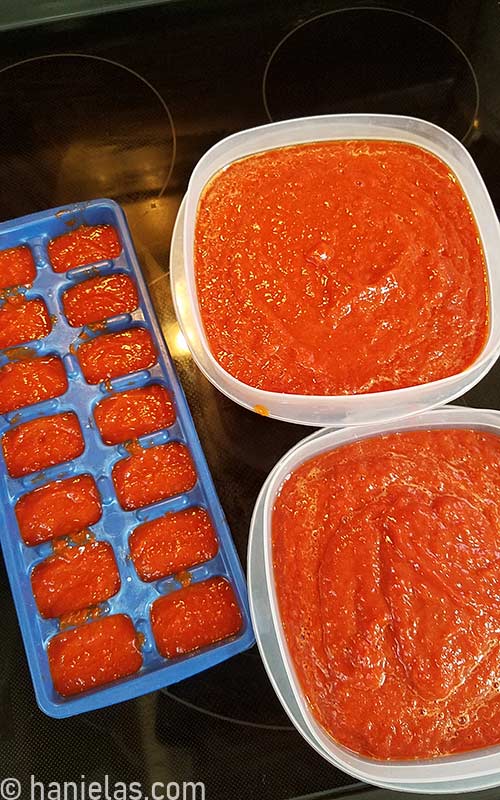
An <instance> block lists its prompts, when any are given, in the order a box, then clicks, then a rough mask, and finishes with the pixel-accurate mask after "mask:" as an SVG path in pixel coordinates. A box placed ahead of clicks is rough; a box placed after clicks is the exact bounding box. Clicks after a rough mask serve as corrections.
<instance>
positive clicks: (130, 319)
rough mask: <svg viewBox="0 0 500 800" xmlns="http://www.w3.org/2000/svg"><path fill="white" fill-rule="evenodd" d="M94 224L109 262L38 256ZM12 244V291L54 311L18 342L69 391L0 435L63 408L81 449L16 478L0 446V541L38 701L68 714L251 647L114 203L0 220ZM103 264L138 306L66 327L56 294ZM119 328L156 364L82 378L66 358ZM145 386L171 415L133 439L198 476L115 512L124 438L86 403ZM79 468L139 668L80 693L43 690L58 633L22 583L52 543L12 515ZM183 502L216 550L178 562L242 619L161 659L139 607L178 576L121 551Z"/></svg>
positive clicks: (236, 571) (241, 595)
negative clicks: (59, 368)
mask: <svg viewBox="0 0 500 800" xmlns="http://www.w3.org/2000/svg"><path fill="white" fill-rule="evenodd" d="M102 223H104V224H111V225H113V226H114V227H115V228H116V230H117V231H118V235H119V237H120V240H121V243H122V247H123V249H122V252H121V254H120V255H119V256H118V257H117V258H116V259H113V260H112V261H102V262H100V263H95V264H92V265H90V266H85V267H78V268H76V269H73V270H70V271H69V272H66V273H59V274H56V273H55V272H54V271H53V270H52V268H51V266H50V262H49V259H48V254H47V244H48V242H49V241H50V240H51V239H52V238H54V237H56V236H59V235H61V234H63V233H65V232H67V231H68V229H72V228H74V227H78V226H79V225H81V224H86V225H96V224H102ZM19 244H27V245H28V246H29V247H30V248H31V251H32V253H33V256H34V259H35V263H36V267H37V275H36V278H35V280H34V283H33V285H32V287H31V288H29V289H28V290H25V289H21V291H23V292H25V294H26V296H27V297H28V298H30V297H34V296H37V297H42V298H43V299H44V301H45V303H46V305H47V307H48V310H49V313H50V314H51V315H53V318H54V319H55V320H56V321H55V323H54V325H53V328H52V331H51V332H50V333H49V335H48V336H47V337H46V338H45V339H43V340H41V341H37V342H32V343H30V344H29V348H30V349H31V350H32V351H34V353H35V354H38V355H43V354H49V353H50V354H57V355H59V356H60V358H61V359H62V362H63V365H64V368H65V371H66V375H67V379H68V389H67V391H66V392H65V394H63V395H62V396H61V397H58V398H56V399H54V400H49V401H47V402H43V403H37V404H35V405H30V406H27V407H25V408H23V409H21V410H20V411H14V412H11V413H9V414H7V415H5V416H0V436H2V435H3V434H4V433H5V431H7V430H9V428H10V427H11V425H12V424H18V423H20V422H25V421H27V420H30V419H33V418H35V417H40V416H44V415H49V414H54V413H57V412H59V411H74V412H75V413H76V414H77V416H78V419H79V422H80V426H81V429H82V432H83V437H84V440H85V450H84V452H83V453H82V455H81V456H80V457H78V458H76V459H75V460H73V461H70V462H68V463H65V464H59V465H57V466H54V467H50V468H49V469H46V470H44V471H43V472H42V473H35V474H31V475H28V476H26V477H23V478H20V479H18V480H14V479H12V478H10V477H9V476H8V474H7V470H6V465H5V461H4V459H3V455H1V454H0V525H1V529H2V533H1V542H2V550H3V554H4V558H5V562H6V566H7V571H8V575H9V580H10V585H11V589H12V593H13V595H14V601H15V604H16V609H17V614H18V617H19V623H20V627H21V631H22V635H23V639H24V645H25V649H26V654H27V657H28V662H29V667H30V670H31V675H32V679H33V684H34V688H35V693H36V697H37V701H38V704H39V706H40V708H41V709H42V710H43V711H44V712H45V713H47V714H49V715H50V716H54V717H67V716H70V715H72V714H78V713H81V712H84V711H89V710H91V709H95V708H99V707H103V706H108V705H111V704H112V703H116V702H120V701H123V700H126V699H129V698H131V697H136V696H138V695H141V694H144V693H146V692H151V691H153V690H156V689H159V688H161V687H163V686H167V685H169V684H172V683H175V682H176V681H179V680H183V679H184V678H187V677H189V676H190V675H193V674H195V673H197V672H200V671H201V670H204V669H206V668H208V667H211V666H212V665H214V664H217V663H219V662H220V661H223V660H225V659H226V658H229V657H231V656H232V655H234V654H236V653H239V652H241V651H242V650H245V649H246V648H248V647H250V646H251V645H252V644H253V642H254V638H253V631H252V627H251V623H250V616H249V611H248V601H247V592H246V584H245V579H244V576H243V572H242V569H241V565H240V563H239V559H238V556H237V554H236V550H235V547H234V543H233V541H232V539H231V535H230V532H229V529H228V526H227V523H226V520H225V517H224V514H223V511H222V508H221V506H220V503H219V500H218V498H217V495H216V492H215V488H214V486H213V483H212V479H211V476H210V473H209V470H208V467H207V464H206V461H205V458H204V455H203V452H202V449H201V445H200V442H199V439H198V436H197V434H196V431H195V428H194V424H193V420H192V417H191V414H190V411H189V407H188V405H187V403H186V399H185V396H184V393H183V390H182V387H181V385H180V383H179V380H178V378H177V375H176V372H175V369H174V366H173V364H172V361H171V358H170V355H169V353H168V350H167V348H166V346H165V343H164V341H163V337H162V335H161V331H160V328H159V325H158V321H157V319H156V317H155V314H154V311H153V306H152V304H151V300H150V297H149V294H148V291H147V288H146V284H145V282H144V278H143V276H142V273H141V270H140V267H139V264H138V261H137V257H136V255H135V252H134V247H133V244H132V240H131V237H130V233H129V230H128V226H127V222H126V219H125V215H124V213H123V211H122V210H121V208H120V207H119V206H118V205H117V204H116V203H114V202H113V201H111V200H94V201H92V202H89V203H81V204H77V205H74V206H71V207H64V208H58V209H52V210H50V211H44V212H41V213H38V214H33V215H31V216H27V217H22V218H20V219H17V220H13V221H11V222H5V223H3V224H1V225H0V249H2V250H3V249H6V248H10V247H15V246H17V245H19ZM114 272H121V273H126V274H128V275H130V276H131V277H132V278H133V281H134V282H135V284H136V287H137V290H138V295H139V308H138V309H137V310H136V311H134V312H133V313H132V314H123V315H120V316H117V317H115V318H113V319H109V320H107V321H106V323H105V324H104V326H102V325H101V326H98V329H96V328H83V329H82V328H74V327H70V325H69V324H68V322H67V321H66V319H65V317H64V312H63V307H62V299H61V298H62V294H63V292H64V291H65V290H66V289H68V288H69V287H71V286H72V285H74V284H75V283H76V282H79V281H81V280H83V279H85V278H89V277H93V276H95V275H96V274H98V275H108V274H111V273H114ZM130 326H132V327H134V326H141V327H145V328H147V329H148V331H149V332H150V334H151V336H152V339H153V342H154V345H155V347H156V351H157V354H158V361H157V363H156V364H155V365H154V366H153V367H151V368H150V369H148V370H142V371H140V372H135V373H131V374H128V375H125V376H123V377H120V378H117V379H115V380H112V381H110V382H109V381H106V382H105V383H104V382H103V383H100V384H98V385H90V384H89V383H87V382H86V381H85V379H84V378H83V375H82V373H81V370H80V366H79V361H78V358H77V354H78V346H79V344H81V343H82V341H83V340H84V341H88V340H89V339H92V338H94V337H96V336H99V335H101V334H102V333H103V327H104V329H105V332H112V331H119V330H123V329H126V328H128V327H130ZM81 333H83V335H84V338H83V340H82V338H81V337H79V334H81ZM75 348H76V354H75ZM6 361H7V356H6V354H5V353H0V366H2V365H3V364H4V363H5V362H6ZM150 384H160V385H161V386H164V387H165V388H166V389H167V391H168V392H169V393H170V396H171V398H172V401H173V405H174V408H175V413H176V419H175V422H174V423H173V424H172V425H171V426H170V427H168V428H166V429H164V430H160V431H157V432H155V433H152V434H150V435H148V436H144V437H142V438H140V439H139V443H140V444H141V445H142V446H143V447H149V446H152V445H157V444H163V443H166V442H172V441H174V442H182V443H185V444H186V445H187V447H188V448H189V450H190V453H191V456H192V459H193V462H194V465H195V468H196V473H197V481H196V484H195V486H194V487H193V488H192V489H191V490H190V491H188V492H186V493H183V494H180V495H177V496H175V497H171V498H168V499H166V500H163V501H161V502H158V503H156V504H154V505H150V506H147V507H144V508H140V509H138V510H135V511H124V510H123V509H122V508H121V506H120V505H119V503H118V500H117V497H116V493H115V490H114V485H113V482H112V479H111V471H112V468H113V466H114V464H115V463H116V462H117V461H118V460H120V459H122V458H124V457H126V456H127V455H130V453H129V452H128V450H127V449H126V447H125V446H124V445H116V446H109V445H106V444H104V442H103V440H102V439H101V436H100V434H99V431H98V429H97V427H96V425H95V421H94V415H93V410H94V408H95V405H96V404H97V403H98V402H99V401H100V400H102V399H103V398H105V397H107V396H109V394H110V393H114V392H116V391H122V390H124V389H130V388H137V387H141V386H145V385H150ZM84 473H85V474H91V475H92V476H93V477H94V478H95V480H96V483H97V486H98V489H99V493H100V496H101V503H102V512H103V513H102V517H101V519H100V520H99V522H97V523H96V524H95V525H92V533H93V534H95V536H96V538H97V540H102V541H106V542H109V543H110V544H111V545H112V547H113V550H114V554H115V558H116V561H117V563H118V568H119V572H120V578H121V588H120V590H119V592H118V593H117V594H116V595H115V596H114V597H112V598H111V599H109V600H107V601H106V602H105V603H103V604H101V606H102V607H101V612H102V613H103V614H115V613H125V614H128V615H129V616H130V617H131V619H132V622H133V623H134V625H135V628H136V630H137V631H138V632H139V634H141V635H142V637H143V638H144V644H143V647H142V654H143V666H142V668H141V670H140V671H139V672H137V673H136V674H135V675H132V676H130V677H128V678H123V679H121V680H118V681H115V682H114V683H112V684H108V685H105V686H103V687H101V688H96V689H93V690H89V691H86V692H84V693H82V694H81V695H74V696H71V697H67V698H63V697H62V696H60V695H58V694H57V693H56V692H55V690H54V687H53V684H52V679H51V675H50V672H49V665H48V659H47V652H46V647H47V644H48V641H49V640H50V639H51V638H52V637H53V636H54V635H55V634H56V633H57V632H58V622H57V620H50V619H43V618H42V617H41V616H40V614H39V613H38V609H37V606H36V603H35V600H34V597H33V594H32V591H31V584H30V574H31V571H32V569H33V567H34V566H35V565H36V564H38V563H40V562H41V561H43V560H44V559H45V558H46V557H47V556H49V555H51V553H52V547H51V544H50V542H46V543H44V544H40V545H37V546H35V547H27V546H25V545H24V543H23V541H22V539H21V536H20V533H19V529H18V525H17V521H16V516H15V513H14V504H15V502H16V501H17V500H18V498H19V497H20V496H21V495H24V494H25V493H27V492H29V491H31V490H33V489H35V488H36V487H37V486H40V485H43V484H46V483H49V482H51V481H53V480H55V479H62V478H66V477H70V476H72V475H79V474H84ZM192 506H201V507H203V508H205V509H206V510H207V512H208V514H209V516H210V518H211V521H212V524H213V526H214V529H215V531H216V535H217V539H218V543H219V550H218V553H217V555H216V556H215V557H214V558H213V559H211V560H210V561H208V562H206V563H204V564H200V565H198V566H195V567H193V568H190V569H189V573H190V576H191V579H192V581H193V582H197V581H201V580H204V579H206V578H208V577H210V576H216V575H220V576H225V577H226V578H228V579H229V581H230V582H231V584H232V586H233V588H234V590H235V593H236V597H237V601H238V604H239V607H240V611H241V615H242V619H243V625H242V628H241V631H240V632H239V633H238V634H236V635H235V636H233V637H231V638H229V639H227V640H225V641H221V642H219V643H216V644H214V645H212V646H209V647H205V648H203V649H201V650H199V651H196V652H193V653H192V654H190V655H185V656H182V657H177V658H174V659H169V660H167V659H164V658H162V657H161V656H160V654H159V653H158V650H157V648H156V645H155V642H154V638H153V635H152V631H151V624H150V616H149V609H150V606H151V603H152V602H153V601H154V600H156V599H157V598H158V597H159V596H160V595H164V594H167V593H169V592H171V591H175V590H176V589H179V588H180V587H181V583H180V582H179V581H178V580H177V579H176V578H175V576H173V575H171V576H169V577H166V578H163V579H161V580H157V581H154V582H152V583H145V582H143V581H141V580H140V578H139V576H138V574H137V572H136V570H135V568H134V565H133V562H132V560H131V559H130V557H129V543H128V539H129V536H130V534H131V532H132V530H133V529H135V528H136V527H137V526H138V525H139V524H140V523H141V522H144V521H147V520H150V519H155V518H157V517H160V516H162V515H163V514H165V513H166V512H170V511H174V512H175V511H179V510H182V509H186V508H189V507H192Z"/></svg>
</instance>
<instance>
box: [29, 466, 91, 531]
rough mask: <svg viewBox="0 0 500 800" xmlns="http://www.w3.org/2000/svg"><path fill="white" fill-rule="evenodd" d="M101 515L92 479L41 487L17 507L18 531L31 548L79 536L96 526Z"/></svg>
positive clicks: (71, 480) (68, 480)
mask: <svg viewBox="0 0 500 800" xmlns="http://www.w3.org/2000/svg"><path fill="white" fill-rule="evenodd" d="M101 514H102V508H101V500H100V497H99V492H98V490H97V486H96V483H95V481H94V479H93V478H92V477H91V476H90V475H78V476H77V477H75V478H66V479H65V480H62V481H54V482H53V483H48V484H46V485H45V486H40V487H39V488H38V489H35V490H34V491H32V492H30V493H29V494H25V495H23V496H22V497H21V498H20V499H19V500H18V501H17V503H16V517H17V522H18V525H19V530H20V533H21V536H22V538H23V541H24V543H25V544H27V545H29V546H33V545H36V544H40V542H47V541H49V540H50V539H56V538H58V537H59V536H72V535H74V534H76V533H79V532H80V531H82V530H84V529H85V528H88V527H89V526H90V525H93V524H94V523H96V522H97V521H98V520H99V519H100V518H101Z"/></svg>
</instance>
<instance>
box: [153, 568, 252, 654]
mask: <svg viewBox="0 0 500 800" xmlns="http://www.w3.org/2000/svg"><path fill="white" fill-rule="evenodd" d="M241 624H242V619H241V613H240V609H239V607H238V603H237V601H236V597H235V594H234V591H233V588H232V586H231V584H230V583H229V582H228V581H227V580H226V579H225V578H220V577H218V578H210V579H209V580H207V581H203V582H202V583H193V584H191V585H190V586H187V587H185V588H184V589H180V590H179V591H178V592H171V594H168V595H165V596H164V597H160V598H159V599H158V600H155V602H154V603H153V605H152V606H151V625H152V628H153V635H154V637H155V641H156V645H157V647H158V650H159V651H160V653H161V655H162V656H164V657H165V658H174V657H175V656H179V655H182V654H183V653H189V652H191V651H192V650H198V648H200V647H206V646H207V645H209V644H214V642H219V641H220V640H221V639H226V638H227V637H228V636H232V635H233V634H235V633H238V631H239V630H240V629H241Z"/></svg>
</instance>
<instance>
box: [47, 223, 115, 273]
mask: <svg viewBox="0 0 500 800" xmlns="http://www.w3.org/2000/svg"><path fill="white" fill-rule="evenodd" d="M121 250H122V246H121V243H120V240H119V238H118V234H117V232H116V231H115V229H114V228H113V227H112V226H111V225H95V226H93V227H92V226H88V225H82V226H81V227H80V228H76V230H74V231H68V233H64V234H63V235H62V236H58V237H57V239H52V241H51V242H49V247H48V251H49V258H50V262H51V264H52V267H53V269H54V272H66V271H67V270H68V269H73V267H82V266H84V265H85V264H93V263H94V262H96V261H104V260H105V259H108V258H116V257H117V256H119V255H120V253H121Z"/></svg>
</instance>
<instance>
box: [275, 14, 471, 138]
mask: <svg viewBox="0 0 500 800" xmlns="http://www.w3.org/2000/svg"><path fill="white" fill-rule="evenodd" d="M363 12H366V13H370V15H373V14H374V13H376V14H378V16H379V18H380V17H381V15H382V14H385V15H387V17H388V16H389V15H391V17H394V18H395V19H399V23H401V22H402V21H403V20H404V21H405V24H406V21H408V22H410V21H411V23H417V24H418V26H419V27H420V29H421V30H420V35H421V34H422V32H424V31H426V32H427V33H428V34H429V33H431V32H432V35H433V36H434V37H435V36H436V35H438V36H439V37H442V39H443V42H444V43H445V45H444V48H443V49H446V48H447V49H448V55H450V54H451V53H454V58H455V61H456V64H457V63H460V64H461V66H462V68H464V69H465V71H466V75H467V80H468V81H470V89H471V92H470V96H471V101H470V103H469V106H468V108H467V121H466V122H465V124H466V125H467V127H466V129H465V132H463V126H462V129H461V130H460V131H459V132H458V133H459V135H457V133H456V134H455V135H457V138H460V139H461V140H462V141H466V140H467V139H468V138H469V136H470V135H471V133H472V132H473V129H474V128H475V127H477V117H478V112H479V96H480V93H479V83H478V79H477V76H476V73H475V71H474V67H473V65H472V63H471V61H470V59H469V57H468V56H467V54H466V53H465V52H464V50H463V49H462V47H461V46H460V45H459V44H458V43H457V42H456V41H455V40H454V39H453V38H452V37H451V36H450V35H449V34H448V33H446V32H445V31H443V30H442V29H441V28H439V27H437V26H436V25H434V24H433V23H432V22H429V21H427V20H425V19H422V18H421V17H417V16H415V15H413V14H410V13H408V12H406V11H400V10H397V9H390V8H381V7H376V6H349V7H345V8H339V9H334V10H333V11H326V12H323V13H321V14H317V15H315V16H313V17H311V18H310V19H307V20H305V21H303V22H301V23H300V24H299V25H297V26H296V27H295V28H293V29H292V30H291V31H289V32H288V33H287V34H285V36H283V38H282V39H281V40H280V41H279V42H278V44H277V45H276V46H275V47H274V49H273V51H272V53H271V55H270V56H269V58H268V61H267V63H266V66H265V69H264V74H263V77H262V85H261V92H262V101H263V105H264V109H265V112H266V115H267V117H268V119H269V121H270V122H275V121H277V119H286V118H293V117H300V116H309V115H316V114H319V113H350V112H354V111H355V112H365V113H366V111H367V109H366V106H365V107H363V102H364V98H359V96H358V101H354V102H358V103H360V107H357V106H356V108H351V107H348V108H342V104H344V105H345V104H346V102H347V104H349V101H347V99H346V98H345V97H341V98H340V101H337V106H340V107H336V108H334V109H330V110H325V109H324V108H321V109H320V110H318V109H316V110H315V109H314V99H313V101H312V102H313V108H312V109H308V110H307V112H306V113H303V109H300V108H298V109H297V110H295V109H296V104H295V103H292V112H291V113H288V112H286V113H285V115H284V114H283V113H278V114H273V110H272V106H273V100H272V98H271V97H270V95H271V94H272V85H271V84H272V77H273V71H274V70H276V69H278V71H279V61H280V58H282V57H283V56H284V55H286V53H285V51H286V50H287V49H288V48H290V44H291V43H292V44H293V39H294V37H297V36H299V37H301V36H302V37H303V36H304V35H305V34H306V33H307V29H308V27H309V26H311V25H313V26H315V25H316V23H320V24H322V23H323V21H324V20H328V19H330V20H333V19H335V20H336V21H337V20H338V19H339V18H340V17H341V16H342V15H343V14H350V15H351V16H353V15H358V14H359V15H361V14H363ZM363 16H364V14H363ZM359 18H361V17H359ZM412 29H413V31H415V30H416V28H415V26H414V25H412ZM344 33H345V35H344V37H343V41H346V40H347V39H348V38H349V35H350V33H351V32H350V30H349V29H345V28H344ZM305 38H307V36H306V37H305ZM354 38H355V37H352V38H351V39H350V40H349V41H352V40H353V39H354ZM379 41H380V40H379V37H377V43H378V42H379ZM436 42H437V40H436V41H435V42H434V44H436ZM443 42H441V44H442V43H443ZM356 44H358V43H356ZM391 46H392V47H397V46H398V45H397V43H396V44H395V43H394V40H392V41H391ZM332 49H334V48H332ZM299 55H300V51H299ZM405 55H407V52H405ZM452 57H453V56H452ZM358 63H361V64H363V62H362V61H361V62H358ZM456 64H455V66H456ZM349 66H351V67H352V62H350V64H349ZM400 66H401V62H400V61H398V68H399V67H400ZM339 74H341V75H343V73H342V72H341V71H340V72H339ZM369 74H371V73H369ZM289 76H290V71H289V70H284V71H283V74H282V76H281V77H282V79H283V80H281V82H280V81H278V88H279V90H280V91H279V95H280V103H281V104H282V103H283V102H285V103H286V97H287V96H290V94H291V95H292V99H293V91H292V92H291V93H290V91H288V92H287V91H286V90H285V91H284V92H283V87H284V86H285V87H286V85H287V82H288V83H290V80H289ZM322 77H323V76H322ZM292 81H293V76H292ZM299 81H300V78H299ZM331 85H334V84H333V83H332V84H331ZM314 86H316V88H317V84H316V85H314ZM399 94H400V92H399ZM299 95H300V92H299ZM461 99H463V98H461ZM307 102H311V100H310V97H309V98H308V99H307ZM335 102H336V101H335V100H334V101H333V105H335ZM394 102H397V98H395V101H394ZM399 102H401V100H400V101H399ZM351 103H352V101H351ZM410 104H411V99H410ZM369 111H374V112H375V113H376V111H377V109H374V108H369V109H368V112H369ZM378 112H379V113H400V114H404V115H407V116H422V113H420V114H419V113H409V112H408V111H407V110H401V109H400V108H398V107H397V106H396V108H391V110H387V109H386V108H384V109H383V111H382V110H381V109H378ZM437 113H439V114H440V116H442V114H441V112H437ZM431 116H436V111H435V112H434V115H431ZM430 121H431V122H436V120H435V119H432V118H431V119H430ZM437 124H442V123H441V122H437ZM442 126H443V127H446V125H442ZM452 127H453V125H452ZM454 127H458V126H457V125H455V126H454ZM452 132H453V131H452Z"/></svg>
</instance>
